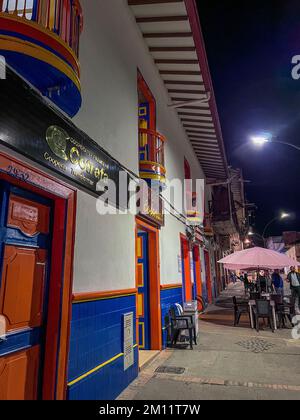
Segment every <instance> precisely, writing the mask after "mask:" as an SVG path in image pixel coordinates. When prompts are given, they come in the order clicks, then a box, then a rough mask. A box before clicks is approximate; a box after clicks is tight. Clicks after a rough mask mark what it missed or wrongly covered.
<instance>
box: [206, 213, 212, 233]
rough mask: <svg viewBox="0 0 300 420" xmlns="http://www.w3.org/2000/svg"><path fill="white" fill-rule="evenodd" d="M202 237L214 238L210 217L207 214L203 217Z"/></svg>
mask: <svg viewBox="0 0 300 420" xmlns="http://www.w3.org/2000/svg"><path fill="white" fill-rule="evenodd" d="M204 235H205V236H208V237H212V236H214V229H213V225H212V217H211V215H210V214H209V213H205V217H204Z"/></svg>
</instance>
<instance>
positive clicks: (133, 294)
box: [73, 293, 136, 305]
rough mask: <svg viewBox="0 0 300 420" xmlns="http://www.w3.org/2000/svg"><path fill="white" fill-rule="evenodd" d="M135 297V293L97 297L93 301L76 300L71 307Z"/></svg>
mask: <svg viewBox="0 0 300 420" xmlns="http://www.w3.org/2000/svg"><path fill="white" fill-rule="evenodd" d="M135 295H136V293H128V294H127V295H116V296H107V297H99V298H95V299H84V300H76V302H73V305H76V304H78V303H87V302H97V301H98V300H108V299H117V298H120V297H127V296H135Z"/></svg>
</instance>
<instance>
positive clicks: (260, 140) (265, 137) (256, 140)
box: [250, 133, 300, 150]
mask: <svg viewBox="0 0 300 420" xmlns="http://www.w3.org/2000/svg"><path fill="white" fill-rule="evenodd" d="M250 140H251V142H252V143H253V144H254V145H255V146H260V147H262V146H264V145H265V144H267V143H279V144H285V145H286V146H290V147H292V148H293V149H296V150H300V147H299V146H296V145H295V144H292V143H288V142H286V141H280V140H277V138H276V140H275V139H274V136H272V134H270V133H262V134H259V135H256V136H251V137H250Z"/></svg>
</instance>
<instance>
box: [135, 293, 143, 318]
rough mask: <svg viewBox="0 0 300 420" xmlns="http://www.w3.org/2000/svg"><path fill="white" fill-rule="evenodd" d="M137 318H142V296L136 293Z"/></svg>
mask: <svg viewBox="0 0 300 420" xmlns="http://www.w3.org/2000/svg"><path fill="white" fill-rule="evenodd" d="M137 316H138V317H139V318H140V317H141V318H144V294H143V293H138V295H137Z"/></svg>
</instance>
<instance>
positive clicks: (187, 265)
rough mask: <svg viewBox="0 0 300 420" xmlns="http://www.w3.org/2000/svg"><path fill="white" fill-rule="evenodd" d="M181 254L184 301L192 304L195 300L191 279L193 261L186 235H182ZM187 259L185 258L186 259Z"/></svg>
mask: <svg viewBox="0 0 300 420" xmlns="http://www.w3.org/2000/svg"><path fill="white" fill-rule="evenodd" d="M184 250H186V251H187V252H186V257H185V255H184ZM180 253H181V256H182V263H183V273H182V274H183V278H182V282H183V288H182V290H184V296H183V301H186V302H190V301H192V299H193V291H192V278H191V261H190V246H189V240H188V238H187V237H186V236H185V235H184V234H182V233H181V234H180ZM184 257H185V258H184Z"/></svg>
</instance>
